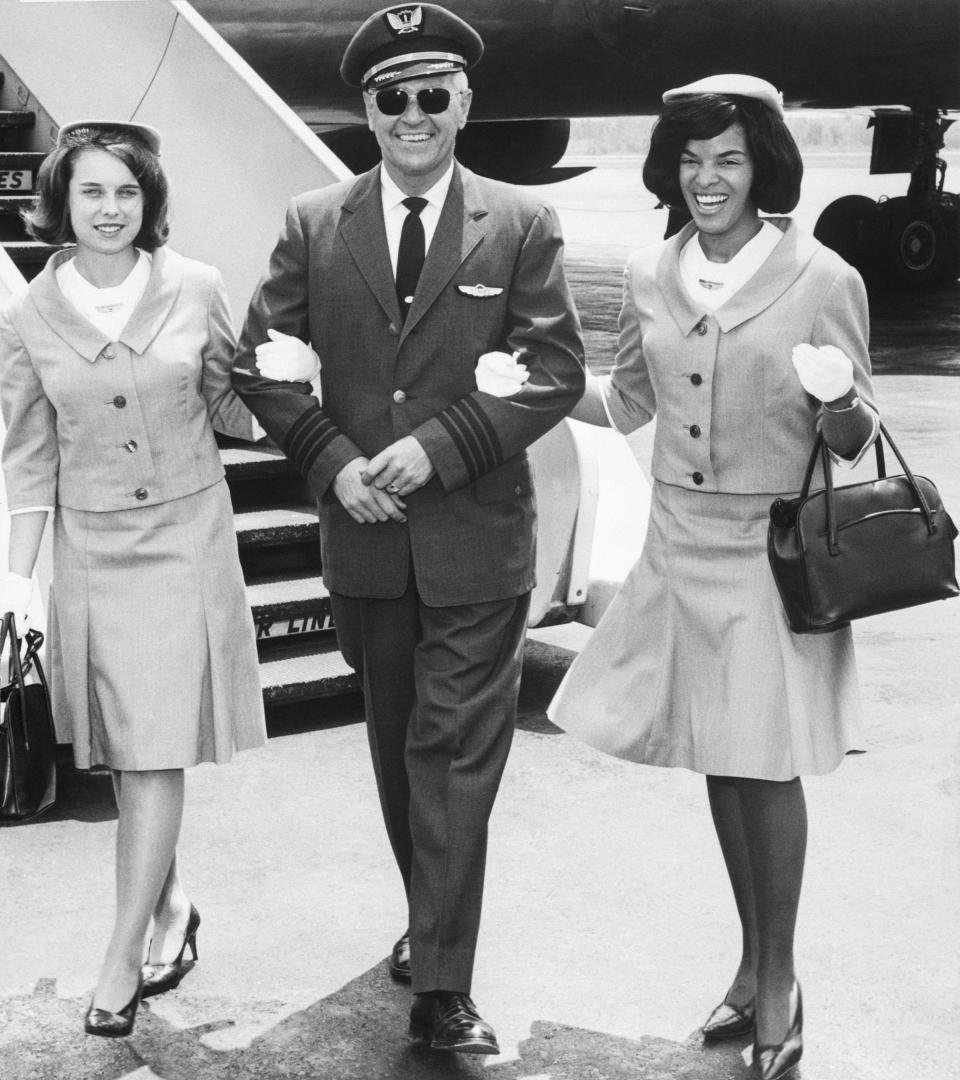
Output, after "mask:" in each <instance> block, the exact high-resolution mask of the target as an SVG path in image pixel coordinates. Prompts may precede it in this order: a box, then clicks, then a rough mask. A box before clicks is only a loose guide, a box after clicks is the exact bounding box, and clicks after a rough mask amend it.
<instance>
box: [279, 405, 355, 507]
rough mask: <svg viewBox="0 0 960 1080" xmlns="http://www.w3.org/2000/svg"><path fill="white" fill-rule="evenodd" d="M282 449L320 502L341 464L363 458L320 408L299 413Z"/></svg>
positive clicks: (284, 440) (341, 466) (342, 465)
mask: <svg viewBox="0 0 960 1080" xmlns="http://www.w3.org/2000/svg"><path fill="white" fill-rule="evenodd" d="M282 449H283V452H284V453H285V454H286V455H287V457H288V458H289V459H290V462H291V464H292V465H293V467H294V468H295V469H296V470H297V472H299V473H300V475H301V476H303V477H304V478H305V479H306V480H307V482H308V483H309V484H310V487H311V488H312V490H313V492H314V494H315V495H316V496H317V498H319V499H322V498H323V497H324V496H325V495H326V493H327V488H329V487H330V485H331V484H332V483H333V480H334V478H335V477H336V476H337V474H338V473H339V472H340V470H341V469H342V468H343V467H344V465H346V464H347V463H348V462H351V461H353V460H354V458H358V457H363V456H364V455H363V453H362V452H361V451H360V449H359V448H358V447H357V446H355V445H354V444H353V443H352V442H351V441H350V439H348V438H347V437H346V435H344V434H343V432H342V431H340V429H339V428H338V427H337V425H336V424H335V423H334V422H333V421H332V420H331V419H330V417H329V416H327V415H326V414H325V413H324V412H323V411H322V410H321V409H320V408H319V407H314V408H312V409H308V410H306V411H305V412H303V413H301V415H300V416H299V417H298V418H297V420H296V421H295V422H294V423H293V424H292V425H291V427H290V429H289V431H287V433H286V435H285V437H284V439H283V443H282Z"/></svg>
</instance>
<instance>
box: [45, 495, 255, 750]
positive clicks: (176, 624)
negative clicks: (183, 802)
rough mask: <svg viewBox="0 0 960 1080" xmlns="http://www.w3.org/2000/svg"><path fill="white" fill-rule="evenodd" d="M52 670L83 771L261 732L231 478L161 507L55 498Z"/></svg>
mask: <svg viewBox="0 0 960 1080" xmlns="http://www.w3.org/2000/svg"><path fill="white" fill-rule="evenodd" d="M53 562H54V567H53V585H52V587H51V604H50V618H49V626H50V635H49V639H50V640H49V660H50V663H49V667H50V693H51V700H52V705H53V712H54V716H55V717H56V721H57V729H58V735H59V737H60V738H61V739H69V740H70V741H71V742H72V743H73V753H74V761H75V763H76V765H77V767H78V768H82V769H86V768H91V767H92V766H94V765H106V766H109V767H110V768H112V769H120V770H133V771H139V770H149V769H181V768H186V767H189V766H191V765H197V764H199V763H200V762H202V761H212V762H225V761H228V760H229V759H230V757H231V756H232V754H233V752H234V751H235V750H243V749H247V748H250V747H255V746H261V745H262V744H263V743H264V742H265V741H266V732H265V728H264V717H263V699H262V693H261V689H260V679H259V672H258V667H257V651H256V643H255V641H254V634H253V625H252V620H251V614H250V607H249V603H248V601H247V598H246V594H245V590H244V584H243V576H242V573H241V570H240V562H239V557H238V554H237V540H236V534H235V532H234V528H233V512H232V509H231V505H230V496H229V492H228V489H227V485H226V482H225V481H220V482H219V483H217V484H215V485H214V486H213V487H209V488H206V489H205V490H203V491H198V492H196V493H194V494H192V495H187V496H185V497H184V498H181V499H175V500H173V501H171V502H166V503H161V504H159V505H156V506H147V507H142V508H131V509H129V510H117V511H110V512H107V513H93V512H89V511H84V510H71V509H69V508H66V507H59V508H58V509H57V514H56V522H55V526H54V544H53Z"/></svg>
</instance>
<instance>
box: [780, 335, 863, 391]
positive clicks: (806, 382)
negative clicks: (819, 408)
mask: <svg viewBox="0 0 960 1080" xmlns="http://www.w3.org/2000/svg"><path fill="white" fill-rule="evenodd" d="M791 359H792V360H793V366H794V367H795V368H796V370H797V378H798V379H799V380H800V385H801V386H802V387H803V388H804V390H806V392H807V393H808V394H810V395H812V396H813V397H815V398H818V399H819V400H820V401H836V400H837V398H842V397H843V395H844V394H846V393H847V391H848V390H849V389H850V388H851V387H852V386H853V361H852V360H851V359H850V357H849V356H847V354H846V353H844V352H841V351H840V350H839V349H838V348H837V347H836V345H821V346H820V348H819V349H817V348H814V346H813V345H807V344H803V345H794V347H793V356H792V357H791Z"/></svg>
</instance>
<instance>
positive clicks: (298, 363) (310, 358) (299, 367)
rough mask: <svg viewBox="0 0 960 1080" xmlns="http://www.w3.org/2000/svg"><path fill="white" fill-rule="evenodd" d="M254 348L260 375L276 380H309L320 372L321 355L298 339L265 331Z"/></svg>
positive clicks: (277, 331)
mask: <svg viewBox="0 0 960 1080" xmlns="http://www.w3.org/2000/svg"><path fill="white" fill-rule="evenodd" d="M267 337H268V338H270V340H269V341H265V342H264V343H263V344H262V345H258V346H257V348H256V350H255V351H256V354H257V367H258V368H259V369H260V374H261V375H263V376H265V377H266V378H268V379H275V380H276V381H277V382H312V381H313V380H314V379H315V378H316V377H317V376H318V375H319V374H320V357H319V356H317V354H316V353H315V352H314V351H313V349H311V348H310V346H309V345H307V344H306V343H305V342H303V341H301V340H300V339H299V338H295V337H291V336H290V335H289V334H281V333H280V331H279V330H268V331H267Z"/></svg>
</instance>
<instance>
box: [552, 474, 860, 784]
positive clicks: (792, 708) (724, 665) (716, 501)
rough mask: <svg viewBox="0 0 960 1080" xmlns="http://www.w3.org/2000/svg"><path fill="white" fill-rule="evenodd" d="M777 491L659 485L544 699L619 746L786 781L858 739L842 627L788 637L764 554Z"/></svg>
mask: <svg viewBox="0 0 960 1080" xmlns="http://www.w3.org/2000/svg"><path fill="white" fill-rule="evenodd" d="M774 498H775V496H774V495H731V494H702V493H700V492H695V491H690V490H687V489H685V488H680V487H674V486H671V485H668V484H662V483H659V482H657V483H655V484H654V487H653V494H652V500H651V512H650V524H649V528H648V531H647V537H646V542H645V545H644V548H643V552H642V554H641V556H640V559H639V561H638V562H637V564H636V565H635V566H634V567H633V569H632V570H631V572H630V574H629V575H628V577H627V579H626V581H625V582H624V584H623V586H622V588H621V589H620V591H619V593H618V594H617V595H616V597H615V598H614V600H613V601H612V603H611V604H610V607H609V608H608V609H607V611H606V612H605V613H604V615H603V617H602V618H601V620H600V623H599V625H598V626H597V627H596V629H595V630H594V632H593V634H592V635H591V637H590V639H589V641H588V643H587V645H586V647H585V648H584V650H583V651H582V652H581V653H580V655H579V656H578V657H577V658H576V660H575V661H574V663H573V664H572V665H571V667H570V669H569V671H568V672H567V674H566V677H565V678H564V681H563V683H562V684H561V686H560V688H559V689H558V691H557V693H556V696H555V697H554V700H553V702H552V703H551V705H550V708H549V709H548V715H549V716H550V718H551V719H552V720H553V721H554V723H556V724H557V725H558V726H559V727H561V728H563V729H564V730H565V731H567V732H568V733H570V734H571V735H574V736H575V737H577V738H579V739H582V740H583V741H584V742H587V743H589V744H590V745H592V746H595V747H597V748H598V749H600V750H604V751H606V752H607V753H609V754H613V755H616V756H617V757H622V758H627V759H629V760H631V761H638V762H643V763H645V764H648V765H664V766H678V767H682V768H687V769H692V770H693V771H695V772H700V773H705V774H710V775H717V776H742V777H752V778H757V779H766V780H790V779H792V778H793V777H795V776H799V775H802V774H805V773H807V774H816V773H825V772H829V771H830V770H832V769H834V768H836V766H837V765H838V764H839V763H840V761H841V760H842V758H843V756H844V754H846V753H847V752H849V751H851V750H855V749H861V748H862V747H863V745H864V741H863V734H862V724H861V711H860V700H859V690H858V686H857V673H856V663H855V659H854V652H853V640H852V635H851V632H850V629H849V627H848V628H846V629H842V630H837V631H834V632H832V633H827V634H794V633H793V632H792V631H791V630H790V628H789V626H788V624H787V620H786V616H785V615H784V612H783V607H782V605H781V602H780V597H779V594H778V593H777V588H776V585H775V583H774V580H773V575H772V573H771V570H770V565H769V563H768V560H767V546H766V545H767V525H768V521H769V509H770V503H771V502H772V501H773V499H774Z"/></svg>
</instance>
